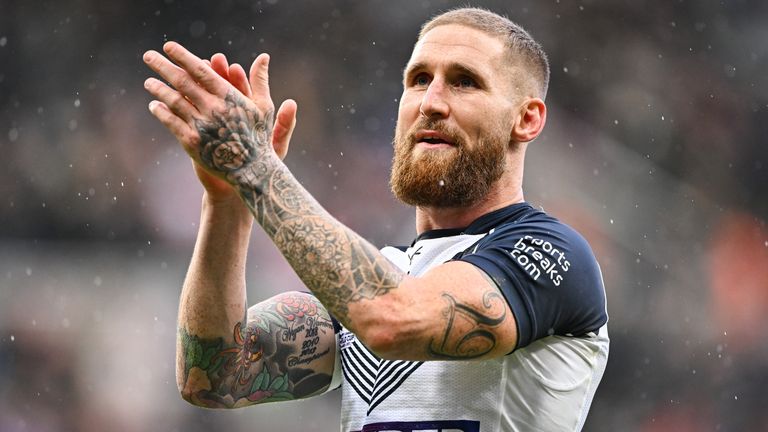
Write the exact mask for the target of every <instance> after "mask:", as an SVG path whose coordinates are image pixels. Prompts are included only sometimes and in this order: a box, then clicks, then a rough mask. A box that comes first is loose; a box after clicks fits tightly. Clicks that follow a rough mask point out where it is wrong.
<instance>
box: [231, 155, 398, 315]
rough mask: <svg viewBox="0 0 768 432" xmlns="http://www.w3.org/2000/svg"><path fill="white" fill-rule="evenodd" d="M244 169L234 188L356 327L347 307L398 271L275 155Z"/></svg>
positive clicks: (328, 302) (313, 285) (318, 292)
mask: <svg viewBox="0 0 768 432" xmlns="http://www.w3.org/2000/svg"><path fill="white" fill-rule="evenodd" d="M244 170H248V172H244V173H241V174H242V175H240V176H238V178H237V179H238V180H239V182H238V189H239V191H240V194H241V196H242V197H243V200H244V201H245V203H246V205H248V207H249V208H251V211H252V212H253V214H254V216H255V217H256V221H257V222H258V223H259V225H261V227H262V228H263V229H264V231H265V232H266V233H267V235H269V237H271V238H272V240H273V242H274V243H275V245H276V246H277V247H278V249H279V250H280V252H281V253H282V254H283V256H285V257H286V259H287V260H288V261H289V263H290V264H291V266H292V267H293V269H294V270H295V271H296V273H297V274H298V275H299V277H300V278H301V280H302V281H303V282H304V284H305V285H306V286H307V288H309V289H310V290H311V291H312V293H313V294H314V295H315V296H316V297H317V298H318V299H319V300H320V301H321V302H322V303H323V305H325V307H326V308H327V309H328V310H329V312H330V313H331V315H333V316H334V317H335V318H336V319H338V320H339V321H341V322H342V324H344V325H345V326H346V327H347V328H350V329H355V328H356V327H358V325H357V324H361V323H357V322H355V321H356V317H354V316H352V314H350V309H349V308H350V305H352V304H353V303H357V302H360V301H362V300H364V299H369V300H372V299H374V298H376V297H378V296H381V295H384V294H387V293H388V292H390V291H391V290H392V289H394V288H396V287H397V286H398V284H399V282H400V280H401V279H402V278H403V276H404V274H403V272H402V271H400V270H399V269H397V268H396V267H395V266H394V265H393V264H392V263H390V262H389V261H388V260H387V259H386V258H385V257H384V256H383V255H382V254H381V253H380V252H379V250H378V249H377V248H376V247H374V246H373V245H371V244H370V243H369V242H367V241H366V240H365V239H363V238H362V237H360V236H359V235H358V234H356V233H355V232H353V231H352V230H350V229H349V228H347V227H346V226H344V225H343V224H341V223H340V222H339V221H337V220H336V219H335V218H333V217H332V216H331V215H330V214H329V213H328V212H326V211H325V210H324V209H323V208H322V207H321V206H320V204H318V203H317V201H316V200H315V199H314V198H313V197H312V196H311V195H310V194H309V193H308V192H307V191H306V190H305V189H304V188H303V187H302V186H301V185H300V184H299V182H298V181H297V180H296V179H295V178H294V177H293V175H292V174H291V173H290V171H289V170H288V169H287V168H286V167H285V165H283V164H282V162H280V161H279V160H278V159H277V158H276V157H271V156H268V157H265V158H263V159H260V160H257V161H254V163H253V165H251V166H249V167H246V168H244ZM255 173H263V174H262V175H260V176H259V175H251V174H255Z"/></svg>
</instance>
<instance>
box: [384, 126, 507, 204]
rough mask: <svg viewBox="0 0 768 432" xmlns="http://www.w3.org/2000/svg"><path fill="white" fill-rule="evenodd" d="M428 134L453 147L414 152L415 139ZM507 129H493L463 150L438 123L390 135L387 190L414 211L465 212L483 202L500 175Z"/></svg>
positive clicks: (449, 130) (458, 138) (448, 129)
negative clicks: (439, 135) (463, 209)
mask: <svg viewBox="0 0 768 432" xmlns="http://www.w3.org/2000/svg"><path fill="white" fill-rule="evenodd" d="M425 129H426V130H434V131H438V132H441V133H443V134H445V135H446V136H447V137H448V138H449V139H450V140H451V141H452V142H453V143H454V145H453V146H452V147H451V148H444V149H425V150H423V151H415V147H416V144H417V142H416V137H415V133H416V131H419V130H425ZM508 144H509V128H505V127H504V126H503V125H498V124H497V125H494V127H493V128H492V129H491V130H488V131H487V133H484V134H483V135H482V136H481V137H480V138H479V139H478V142H476V143H474V145H473V146H471V147H470V146H468V145H467V142H466V140H464V138H463V137H462V135H461V134H460V133H459V132H458V131H456V130H454V129H453V128H451V127H449V126H447V125H445V124H444V123H443V122H441V121H432V120H429V119H426V118H423V117H422V118H420V119H419V120H418V121H417V122H416V123H415V124H414V125H413V126H412V127H411V128H410V130H408V131H405V132H404V131H402V129H401V128H400V126H399V125H398V126H397V128H396V131H395V140H394V143H393V145H394V149H395V154H394V156H393V158H392V172H391V175H390V186H391V188H392V192H393V193H394V194H395V196H396V197H397V198H398V199H399V200H400V201H402V202H404V203H405V204H409V205H413V206H418V207H435V208H456V207H468V206H470V205H472V204H475V203H477V202H478V201H479V200H481V199H482V198H483V197H485V196H486V195H487V194H488V192H489V191H490V189H491V186H493V184H494V183H495V182H496V181H497V180H499V178H501V176H502V174H504V171H505V168H506V164H505V156H506V152H507V146H508Z"/></svg>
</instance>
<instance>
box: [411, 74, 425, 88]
mask: <svg viewBox="0 0 768 432" xmlns="http://www.w3.org/2000/svg"><path fill="white" fill-rule="evenodd" d="M413 84H414V85H417V86H425V85H429V77H428V76H427V75H426V74H419V75H418V76H416V78H414V79H413Z"/></svg>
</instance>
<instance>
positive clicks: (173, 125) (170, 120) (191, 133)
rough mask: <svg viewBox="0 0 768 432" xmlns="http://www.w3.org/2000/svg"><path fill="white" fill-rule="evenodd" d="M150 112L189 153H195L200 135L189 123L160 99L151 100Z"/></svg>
mask: <svg viewBox="0 0 768 432" xmlns="http://www.w3.org/2000/svg"><path fill="white" fill-rule="evenodd" d="M149 112H151V113H152V115H154V116H155V117H156V118H157V119H158V120H160V123H162V124H163V126H165V127H167V128H168V130H170V131H171V133H172V134H173V135H174V136H175V137H176V139H177V140H179V142H180V143H181V144H182V146H183V147H184V150H185V151H186V152H187V153H189V154H190V155H192V154H195V150H196V148H195V147H196V146H197V143H198V139H199V135H198V134H197V131H195V130H194V129H192V126H190V125H189V123H187V122H185V121H184V120H182V119H181V118H179V117H178V116H177V115H176V114H174V113H173V111H171V110H170V109H169V108H168V106H167V105H166V104H164V103H163V102H160V101H156V100H153V101H152V102H150V103H149Z"/></svg>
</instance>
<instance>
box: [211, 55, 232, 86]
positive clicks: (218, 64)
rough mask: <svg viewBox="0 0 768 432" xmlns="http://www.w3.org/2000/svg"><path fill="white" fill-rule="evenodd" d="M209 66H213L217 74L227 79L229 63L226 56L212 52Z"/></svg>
mask: <svg viewBox="0 0 768 432" xmlns="http://www.w3.org/2000/svg"><path fill="white" fill-rule="evenodd" d="M211 68H213V70H214V71H216V73H217V74H219V76H221V77H222V78H224V79H225V80H227V81H229V63H228V62H227V56H225V55H224V54H222V53H216V54H214V55H213V56H212V57H211Z"/></svg>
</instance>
